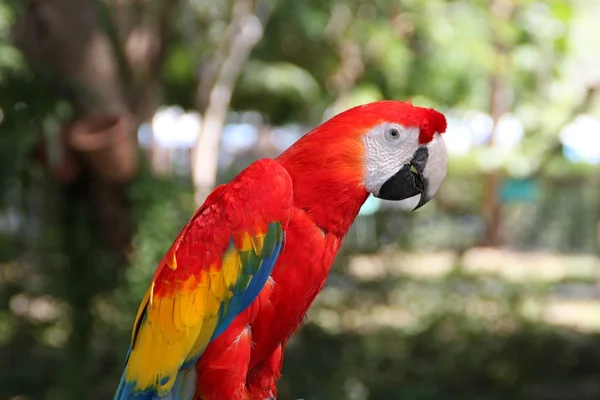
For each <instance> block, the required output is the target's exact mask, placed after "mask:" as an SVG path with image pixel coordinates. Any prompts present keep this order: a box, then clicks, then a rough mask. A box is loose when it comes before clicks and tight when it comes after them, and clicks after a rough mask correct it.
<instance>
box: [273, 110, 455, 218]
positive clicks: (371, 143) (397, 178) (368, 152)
mask: <svg viewBox="0 0 600 400" xmlns="http://www.w3.org/2000/svg"><path fill="white" fill-rule="evenodd" d="M445 131H446V118H445V117H444V115H443V114H441V113H439V112H438V111H436V110H434V109H431V108H423V107H417V106H414V105H412V104H410V103H406V102H400V101H378V102H374V103H369V104H365V105H361V106H358V107H354V108H351V109H349V110H347V111H344V112H342V113H340V114H338V115H336V116H335V117H333V118H331V119H330V120H328V121H326V122H325V123H323V124H322V125H320V126H319V127H317V128H316V129H315V130H313V131H312V132H311V133H309V134H308V135H306V136H305V137H304V138H302V139H301V140H299V141H298V142H297V143H296V145H295V146H293V147H292V148H290V149H289V150H288V151H286V152H285V153H284V154H283V155H282V156H281V157H282V158H283V159H284V162H285V159H286V158H290V157H289V156H292V158H295V159H296V160H303V161H300V163H299V164H300V165H299V167H300V168H301V169H312V168H311V167H314V166H315V165H317V166H318V168H319V171H320V172H321V175H322V176H324V177H326V178H325V179H326V180H327V179H329V180H332V179H337V180H338V181H339V182H342V183H343V184H344V185H345V186H346V187H347V186H351V185H354V184H358V185H359V186H360V187H361V190H363V193H364V191H366V192H367V193H371V194H373V195H374V196H376V197H379V198H381V199H386V200H404V199H407V198H410V197H413V196H417V195H419V196H420V198H419V202H418V204H417V206H416V207H415V209H417V208H420V207H422V206H423V205H425V204H426V203H427V202H428V201H429V200H431V199H432V198H433V197H434V196H435V194H436V193H437V191H438V189H439V188H440V186H441V185H442V182H443V181H444V178H445V177H446V170H447V164H448V157H447V152H446V146H445V144H444V139H443V138H442V136H441V134H442V133H444V132H445ZM299 152H301V153H302V154H299ZM286 153H288V154H286ZM294 154H295V155H294ZM315 154H317V155H318V156H316V157H315V156H314V155H315ZM293 178H294V176H293V175H292V179H293ZM319 181H320V182H322V181H321V180H319ZM320 184H321V185H322V183H320ZM337 186H341V185H337Z"/></svg>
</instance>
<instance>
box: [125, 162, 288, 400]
mask: <svg viewBox="0 0 600 400" xmlns="http://www.w3.org/2000/svg"><path fill="white" fill-rule="evenodd" d="M292 201H293V200H292V184H291V178H290V177H289V175H288V173H287V171H286V170H285V169H284V168H283V167H282V166H281V165H280V164H278V163H277V162H276V161H273V160H268V159H264V160H259V161H257V162H255V163H254V164H252V165H251V166H249V167H248V168H247V169H246V170H244V171H243V172H242V173H240V175H238V177H236V178H235V179H234V180H233V181H231V182H230V183H229V184H227V185H222V186H220V187H218V188H217V189H216V190H215V191H214V192H213V193H212V194H211V195H210V196H209V198H208V199H207V200H206V202H205V203H204V205H203V206H202V207H201V208H200V209H199V210H198V211H197V212H196V214H195V215H194V216H193V217H192V219H191V220H190V221H189V222H188V223H187V225H186V226H185V227H184V228H183V230H182V231H181V233H180V234H179V236H177V238H176V240H175V242H174V243H173V245H172V246H171V248H170V249H169V250H168V252H167V253H166V255H165V256H164V258H163V259H162V261H161V262H160V264H159V266H158V268H157V270H156V273H155V275H154V278H153V280H152V284H151V286H150V289H149V290H148V292H147V293H146V295H145V297H144V300H143V302H142V304H141V306H140V308H139V311H138V314H137V317H136V321H135V325H134V329H133V334H132V340H131V346H130V349H129V354H128V357H127V365H126V368H125V372H124V373H123V378H122V380H121V385H120V387H119V391H118V392H117V395H116V396H115V398H116V399H127V398H143V397H144V395H150V398H151V397H152V395H158V396H162V395H164V394H166V393H169V391H170V390H171V388H172V386H173V383H174V381H175V380H176V378H177V375H178V372H179V371H180V370H181V369H185V368H187V367H188V366H190V365H191V364H193V363H195V361H196V360H197V359H198V358H199V357H200V355H201V354H202V352H203V351H204V349H205V348H206V346H207V345H208V343H209V342H210V341H211V339H212V338H215V337H216V336H218V335H219V334H220V333H221V332H223V331H224V330H225V329H226V328H227V326H228V325H229V324H230V323H231V322H232V321H233V319H234V318H235V317H236V316H237V315H238V314H239V313H241V312H242V311H243V310H244V309H245V308H246V307H248V306H249V305H250V303H252V301H253V300H254V299H255V298H256V296H257V295H258V294H259V292H260V291H261V290H262V288H263V286H264V285H265V283H266V281H267V279H268V278H269V275H270V274H271V271H272V269H273V267H274V265H275V262H276V261H277V257H278V255H279V253H280V251H281V249H282V246H283V243H284V239H285V229H286V227H287V224H288V222H289V220H290V218H291V214H292V212H293V206H292Z"/></svg>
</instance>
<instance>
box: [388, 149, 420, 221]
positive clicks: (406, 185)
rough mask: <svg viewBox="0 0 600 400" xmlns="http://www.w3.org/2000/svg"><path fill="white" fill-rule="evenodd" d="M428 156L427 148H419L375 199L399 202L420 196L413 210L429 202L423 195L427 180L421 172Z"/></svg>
mask: <svg viewBox="0 0 600 400" xmlns="http://www.w3.org/2000/svg"><path fill="white" fill-rule="evenodd" d="M428 156H429V154H428V151H427V148H425V147H421V148H419V150H417V151H416V152H415V155H414V157H413V159H412V160H411V162H410V164H405V165H403V166H402V168H400V170H399V171H398V172H396V173H395V174H394V176H392V177H391V178H390V179H388V180H387V181H386V182H385V183H384V184H383V185H382V186H381V189H379V193H378V194H377V196H376V197H379V198H380V199H384V200H396V201H399V200H404V199H408V198H410V197H413V196H416V195H419V194H420V195H421V198H420V200H419V204H417V206H416V207H415V208H414V210H416V209H418V208H420V207H422V206H423V205H425V204H426V203H427V202H428V201H429V200H430V199H429V198H427V196H426V195H425V193H426V192H427V180H426V179H425V177H423V170H424V168H425V164H426V163H427V158H428ZM414 210H413V211H414Z"/></svg>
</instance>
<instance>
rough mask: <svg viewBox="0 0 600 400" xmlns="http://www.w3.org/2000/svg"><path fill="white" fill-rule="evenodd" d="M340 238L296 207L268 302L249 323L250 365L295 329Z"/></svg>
mask: <svg viewBox="0 0 600 400" xmlns="http://www.w3.org/2000/svg"><path fill="white" fill-rule="evenodd" d="M340 244H341V240H340V239H339V238H338V237H337V236H335V235H333V234H331V233H328V232H325V231H323V230H322V229H321V228H319V226H318V225H317V224H315V222H314V221H312V220H311V219H310V218H309V217H308V215H307V214H306V213H305V212H303V211H302V210H297V211H296V213H295V214H294V217H293V219H292V220H291V222H290V224H289V226H288V229H287V231H286V241H285V245H284V248H283V250H282V253H281V255H280V256H279V259H278V261H277V264H276V265H275V269H274V270H273V272H272V274H271V277H272V280H273V289H272V292H271V294H270V297H269V301H268V302H265V303H263V304H262V305H261V310H258V312H257V314H256V319H255V321H254V323H253V324H252V340H253V342H254V343H255V346H254V348H253V351H252V362H251V365H252V364H254V363H257V362H260V360H262V359H263V358H264V357H265V356H267V355H268V354H269V353H270V352H271V351H273V349H275V348H276V347H277V345H279V344H280V343H283V342H285V341H286V340H287V339H288V338H289V337H290V336H291V335H292V334H293V333H294V331H295V330H296V329H297V328H298V326H299V325H300V323H301V322H302V319H303V317H304V315H305V314H306V312H307V311H308V309H309V307H310V305H311V303H312V302H313V300H314V299H315V297H316V296H317V294H318V293H319V292H320V291H321V288H322V287H323V285H324V284H325V281H326V280H327V276H328V274H329V271H330V269H331V265H332V264H333V260H334V258H335V255H336V253H337V251H338V249H339V247H340Z"/></svg>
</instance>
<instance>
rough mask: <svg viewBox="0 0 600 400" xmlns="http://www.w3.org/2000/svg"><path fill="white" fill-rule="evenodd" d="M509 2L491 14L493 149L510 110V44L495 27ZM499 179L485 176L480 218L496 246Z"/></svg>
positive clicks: (508, 11) (508, 13) (507, 13)
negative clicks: (500, 125)
mask: <svg viewBox="0 0 600 400" xmlns="http://www.w3.org/2000/svg"><path fill="white" fill-rule="evenodd" d="M514 11H515V9H514V4H513V2H512V0H495V1H493V2H492V5H491V9H490V13H491V18H492V45H493V48H494V65H493V70H492V73H491V76H490V108H489V113H490V115H491V116H492V121H493V123H492V132H491V135H490V140H489V146H490V147H494V146H495V142H496V135H497V130H498V121H499V120H500V118H501V117H502V115H504V114H505V113H507V112H509V111H510V88H509V86H508V82H507V73H508V69H509V65H508V64H509V54H510V50H509V44H508V43H506V40H504V38H502V36H501V34H500V33H499V32H498V28H497V26H495V25H497V24H506V22H507V21H508V20H510V19H511V18H512V15H513V14H514ZM501 180H502V177H501V175H500V172H499V171H492V172H490V173H488V174H487V175H486V177H485V184H484V185H485V186H484V199H483V215H484V217H485V220H486V231H485V236H484V240H483V241H484V244H485V245H487V246H499V245H501V244H502V236H501V232H500V227H501V222H502V203H501V202H500V198H499V190H500V184H501Z"/></svg>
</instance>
